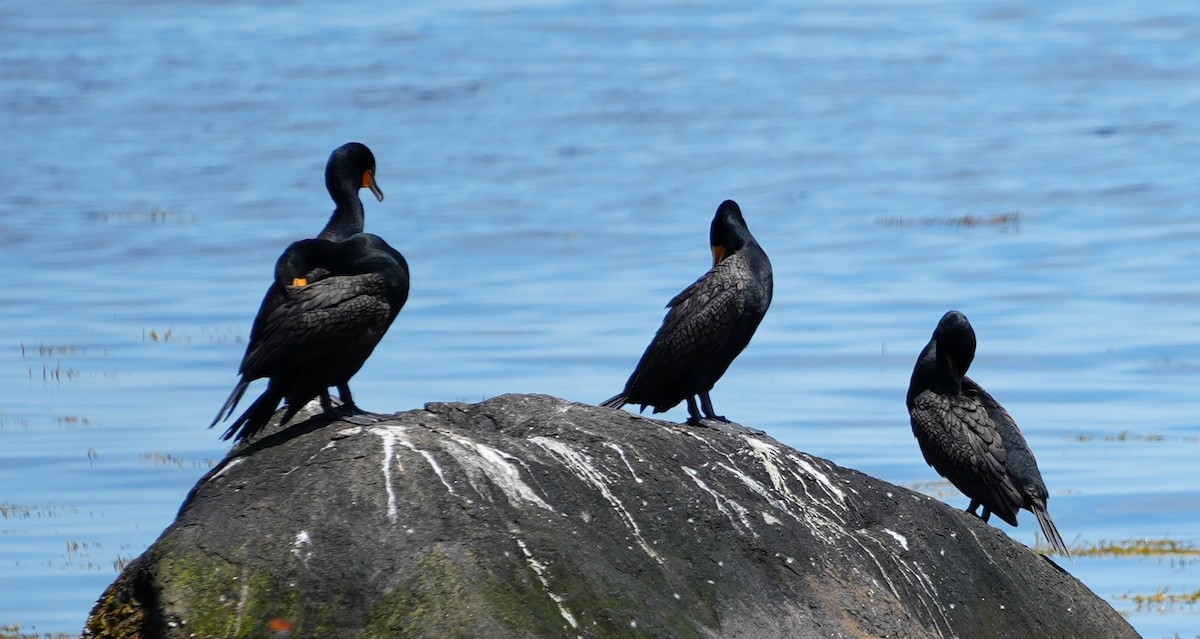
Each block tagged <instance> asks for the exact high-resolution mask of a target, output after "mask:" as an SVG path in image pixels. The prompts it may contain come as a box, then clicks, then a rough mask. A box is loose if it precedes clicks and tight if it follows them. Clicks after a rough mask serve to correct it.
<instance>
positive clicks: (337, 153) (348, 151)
mask: <svg viewBox="0 0 1200 639" xmlns="http://www.w3.org/2000/svg"><path fill="white" fill-rule="evenodd" d="M325 188H326V190H328V191H329V197H331V198H333V203H334V209H333V214H332V215H330V216H329V222H327V223H326V224H325V228H323V229H321V232H320V234H318V235H317V237H318V238H319V239H322V240H334V241H340V240H344V239H346V238H348V237H350V236H351V235H354V234H355V233H362V232H363V223H364V221H365V218H366V215H365V213H364V211H363V205H362V200H361V199H359V197H358V191H359V189H370V191H371V193H372V194H374V195H375V199H377V200H379V201H380V202H382V201H383V190H382V189H380V188H379V182H378V181H377V180H376V179H375V154H373V153H371V149H368V148H367V146H366V145H365V144H361V143H359V142H348V143H346V144H343V145H342V146H339V147H338V148H336V149H334V150H333V153H330V154H329V161H328V162H326V163H325Z"/></svg>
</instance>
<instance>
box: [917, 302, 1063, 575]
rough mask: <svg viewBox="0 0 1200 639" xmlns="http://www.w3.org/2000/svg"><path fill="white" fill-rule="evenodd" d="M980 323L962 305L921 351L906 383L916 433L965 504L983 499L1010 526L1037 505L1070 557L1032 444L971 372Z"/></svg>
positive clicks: (1047, 531) (1051, 536)
mask: <svg viewBox="0 0 1200 639" xmlns="http://www.w3.org/2000/svg"><path fill="white" fill-rule="evenodd" d="M974 358H975V330H974V329H973V328H971V323H970V322H968V321H967V317H966V316H965V315H963V314H962V313H960V312H958V311H950V312H948V313H946V314H945V315H943V316H942V319H941V321H939V322H938V325H937V328H936V329H934V331H933V337H932V338H930V340H929V343H928V344H926V345H925V349H924V350H922V351H921V356H920V357H919V358H917V363H916V366H914V367H913V374H912V380H911V381H910V382H909V384H908V398H907V403H908V415H909V419H910V420H911V422H912V429H913V435H916V437H917V443H918V444H920V446H921V453H922V454H923V455H924V456H925V461H926V462H928V464H929V465H930V466H932V467H933V468H934V470H936V471H937V472H938V474H940V475H942V476H943V477H945V478H946V479H948V480H950V483H952V484H954V486H955V487H956V488H958V489H959V490H961V491H962V492H963V494H965V495H966V496H967V497H969V498H970V499H971V504H970V505H969V506H968V507H967V512H969V513H971V514H976V512H975V510H976V509H977V508H978V507H979V506H983V513H982V514H981V515H979V516H980V517H981V518H982V519H983V520H984V521H987V520H988V518H989V517H990V516H991V514H992V513H995V514H996V515H999V516H1000V518H1001V519H1003V520H1004V521H1006V522H1008V524H1009V525H1011V526H1016V525H1017V510H1018V509H1019V508H1024V509H1026V510H1028V511H1030V512H1032V513H1033V514H1034V515H1035V516H1036V517H1037V520H1038V524H1039V525H1040V526H1041V528H1042V534H1044V535H1045V536H1046V540H1047V541H1049V542H1050V544H1051V545H1052V546H1053V547H1054V549H1055V550H1056V551H1058V552H1059V553H1062V555H1063V556H1065V557H1070V556H1071V553H1070V552H1069V551H1068V550H1067V545H1066V544H1065V543H1063V539H1062V536H1061V535H1059V534H1058V528H1056V527H1055V526H1054V522H1053V521H1051V519H1050V514H1049V513H1048V512H1047V511H1046V501H1047V500H1048V499H1049V497H1050V494H1049V492H1048V491H1047V490H1046V484H1045V483H1044V482H1043V481H1042V474H1041V472H1039V471H1038V467H1037V460H1035V459H1034V457H1033V451H1031V450H1029V445H1028V444H1026V443H1025V437H1024V436H1023V435H1021V430H1020V429H1019V428H1017V424H1016V422H1014V421H1013V418H1012V417H1011V416H1010V415H1009V414H1008V411H1006V410H1004V407H1003V406H1001V405H1000V403H999V402H997V401H996V400H995V398H993V397H992V396H991V395H989V394H988V393H987V391H985V390H983V388H982V387H980V386H979V384H976V383H975V382H974V381H972V380H971V378H969V377H967V376H966V374H967V369H968V368H970V366H971V361H972V360H973V359H974Z"/></svg>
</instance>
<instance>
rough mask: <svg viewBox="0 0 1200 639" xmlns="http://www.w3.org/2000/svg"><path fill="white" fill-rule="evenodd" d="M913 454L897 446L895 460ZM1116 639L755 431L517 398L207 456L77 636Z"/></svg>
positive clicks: (1120, 629) (1028, 583)
mask: <svg viewBox="0 0 1200 639" xmlns="http://www.w3.org/2000/svg"><path fill="white" fill-rule="evenodd" d="M914 454H916V453H915V447H914ZM293 624H294V628H293V629H292V631H291V632H292V636H294V637H430V638H442V637H497V638H505V639H508V638H513V637H555V638H557V637H681V638H682V637H746V638H753V639H763V638H770V637H961V638H964V639H979V638H987V637H1013V638H1017V639H1031V638H1034V637H1053V638H1055V639H1063V638H1068V637H1080V638H1087V639H1094V638H1097V637H1105V638H1119V637H1136V636H1137V633H1135V632H1134V630H1133V629H1132V628H1131V627H1130V626H1129V625H1128V624H1127V623H1126V622H1125V621H1124V620H1123V619H1122V618H1121V616H1120V615H1118V614H1117V613H1116V612H1115V611H1114V610H1113V609H1112V608H1111V607H1110V606H1109V605H1108V604H1107V603H1105V602H1104V601H1103V600H1101V599H1100V598H1098V597H1096V596H1095V595H1094V594H1093V593H1091V592H1090V591H1089V590H1088V589H1087V588H1086V587H1085V586H1083V585H1082V584H1081V583H1080V582H1079V581H1077V580H1076V579H1074V578H1073V577H1071V575H1069V574H1067V573H1066V572H1064V571H1062V570H1061V569H1060V568H1059V567H1058V566H1056V565H1055V564H1054V563H1053V562H1052V561H1050V560H1048V559H1046V558H1044V557H1042V556H1040V555H1038V554H1036V553H1034V552H1033V551H1031V550H1029V549H1028V548H1026V547H1025V546H1023V545H1021V544H1019V543H1016V542H1014V541H1012V540H1011V539H1010V538H1009V537H1008V536H1007V535H1005V534H1004V533H1003V532H1002V531H1000V530H998V529H996V528H994V527H992V526H989V525H986V524H984V523H983V522H981V521H980V520H979V519H977V518H975V517H973V516H970V515H967V514H964V513H962V512H960V511H958V510H955V509H952V508H950V507H948V506H946V505H944V504H942V503H940V502H938V501H936V500H934V499H931V498H929V497H926V496H923V495H920V494H917V493H914V492H912V491H909V490H906V489H904V488H900V487H898V486H894V485H891V484H888V483H885V482H881V481H879V480H877V479H873V478H871V477H867V476H865V475H863V474H861V473H858V472H856V471H853V470H848V469H845V468H841V467H838V466H836V465H834V464H832V463H830V462H828V461H826V460H823V459H819V458H816V457H811V456H809V455H806V454H804V453H800V452H797V451H795V450H792V449H790V448H788V447H786V446H783V445H782V444H779V443H778V442H776V441H774V440H772V439H770V438H768V437H760V436H753V435H745V434H730V433H723V432H717V431H714V430H709V429H703V428H700V429H698V428H693V427H690V426H681V425H676V424H670V423H666V422H662V421H658V420H652V419H645V418H642V417H638V416H636V415H633V414H630V413H626V412H621V411H615V410H609V409H604V408H597V407H594V406H587V405H583V404H574V403H570V402H566V401H563V400H559V399H555V398H552V397H546V396H538V395H505V396H502V397H497V398H495V399H491V400H488V401H486V402H483V403H480V404H470V405H468V404H457V403H453V404H451V403H446V404H430V405H428V406H426V407H425V409H424V410H414V411H409V412H406V413H399V414H397V415H394V416H390V417H388V418H386V419H385V420H383V421H381V422H380V423H378V424H376V425H373V426H366V427H363V426H354V425H352V424H349V423H346V422H337V421H335V422H332V423H330V422H329V421H328V420H326V419H325V418H322V417H317V418H314V419H311V420H309V421H307V422H304V423H302V424H297V425H295V426H293V427H291V428H289V429H286V430H284V431H282V432H279V433H276V434H271V435H268V436H267V437H265V438H263V439H260V440H258V441H256V442H253V443H251V444H250V445H248V446H244V447H242V448H240V449H237V450H234V451H233V452H231V454H230V456H229V457H228V458H227V459H226V460H224V461H223V462H222V464H221V465H220V466H219V467H218V468H216V469H214V471H213V472H212V473H210V474H209V476H207V477H205V478H204V479H203V480H201V482H200V484H198V485H197V487H196V488H195V490H194V491H193V494H192V495H191V496H189V498H188V500H187V501H186V502H185V504H184V506H183V508H182V510H181V512H180V514H179V518H178V520H177V521H176V522H175V523H174V524H173V525H172V526H171V527H170V528H168V529H167V530H166V532H164V533H163V535H162V537H161V538H159V540H158V541H157V542H156V543H155V544H154V545H153V546H152V547H151V548H150V549H148V550H147V551H146V552H145V554H143V555H142V556H141V557H139V558H138V559H136V560H135V561H133V562H131V563H130V564H129V566H128V567H127V568H126V569H125V571H124V572H123V573H122V574H121V575H120V576H119V577H118V578H117V580H116V581H115V582H114V583H113V585H112V586H110V587H109V589H108V590H107V591H106V592H105V593H104V595H103V596H102V598H101V600H100V602H99V603H98V604H97V606H96V608H95V610H94V611H93V613H92V616H91V618H90V619H89V621H88V631H87V632H89V633H91V634H93V635H94V636H116V637H221V638H224V637H269V636H276V635H278V636H284V635H286V634H287V633H286V632H283V633H280V632H279V631H280V630H284V629H287V628H290V627H292V625H293Z"/></svg>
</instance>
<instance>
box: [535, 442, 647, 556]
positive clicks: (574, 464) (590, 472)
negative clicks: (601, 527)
mask: <svg viewBox="0 0 1200 639" xmlns="http://www.w3.org/2000/svg"><path fill="white" fill-rule="evenodd" d="M529 441H531V442H533V443H534V444H537V445H538V446H541V447H542V448H544V449H546V451H547V452H549V453H551V454H553V455H554V456H556V457H558V458H560V459H562V460H563V462H564V465H565V466H566V468H567V470H569V471H571V474H573V475H575V476H576V477H578V478H579V479H580V480H581V481H583V482H584V483H587V484H591V485H592V486H594V487H595V488H596V490H599V491H600V494H601V495H603V496H604V498H605V499H607V500H608V503H610V504H612V506H613V510H615V511H616V512H617V514H618V515H620V517H621V518H622V519H624V520H625V524H626V525H627V526H628V527H629V530H630V531H631V532H632V533H633V537H634V539H636V540H637V542H638V545H639V546H641V547H642V550H643V551H645V552H646V554H647V555H649V556H650V557H651V558H652V559H654V561H657V562H658V563H660V564H661V563H663V558H662V557H661V556H659V554H658V553H656V552H654V550H653V549H652V548H650V545H649V544H647V543H646V540H645V539H644V538H642V530H641V528H639V527H638V525H637V522H636V521H634V519H633V515H631V514H629V511H628V510H626V509H625V505H624V504H622V503H621V500H620V499H617V496H616V495H614V494H613V492H612V490H610V489H609V487H608V478H606V477H605V476H604V475H603V474H602V473H601V472H600V471H598V470H596V468H595V467H594V466H592V460H591V459H590V458H589V457H588V456H587V455H585V454H583V453H581V452H578V451H576V450H575V449H573V448H571V447H570V446H568V445H566V444H564V443H562V442H560V441H558V440H556V439H550V438H549V437H540V436H539V437H531V438H529Z"/></svg>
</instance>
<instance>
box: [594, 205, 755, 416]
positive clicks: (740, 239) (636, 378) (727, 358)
mask: <svg viewBox="0 0 1200 639" xmlns="http://www.w3.org/2000/svg"><path fill="white" fill-rule="evenodd" d="M709 239H710V245H711V246H712V253H713V266H712V268H711V269H709V271H708V272H707V273H705V274H704V276H703V277H701V278H700V279H698V280H696V282H695V283H693V284H692V285H691V286H689V287H687V288H686V289H684V290H683V292H681V293H680V294H679V295H676V296H675V297H674V298H673V299H672V300H671V301H670V302H668V303H667V308H668V309H669V310H668V311H667V315H666V317H665V318H664V319H663V324H662V327H660V328H659V329H658V332H657V333H656V334H655V335H654V339H653V340H651V341H650V345H649V346H648V347H646V351H645V353H644V354H643V355H642V359H641V360H640V361H639V362H638V365H637V368H635V369H634V371H633V374H632V375H630V377H629V381H628V382H626V384H625V390H624V391H622V392H621V393H620V394H619V395H616V396H614V397H611V398H609V399H607V400H605V401H604V402H602V403H601V405H602V406H609V407H612V408H620V407H622V406H624V405H626V404H639V405H640V406H641V409H642V410H645V409H646V407H647V406H653V407H654V412H655V413H661V412H664V411H667V410H670V409H671V408H673V407H675V406H676V405H678V404H679V402H681V401H684V400H686V401H687V405H688V423H690V424H699V423H700V422H701V421H702V419H715V420H720V421H725V418H724V417H722V416H719V415H717V414H716V413H715V412H714V411H713V407H712V399H711V398H710V397H709V391H710V390H712V388H713V386H714V385H715V384H716V383H717V380H719V379H720V378H721V376H722V375H724V374H725V370H726V369H728V368H729V365H730V364H732V363H733V360H734V358H736V357H737V356H738V355H739V354H740V353H741V352H742V350H743V349H745V348H746V345H747V344H749V343H750V338H751V337H753V336H754V331H755V330H757V329H758V325H759V323H761V322H762V319H763V316H765V315H766V313H767V308H769V307H770V305H771V294H772V290H773V274H772V271H771V262H770V260H768V259H767V254H766V253H765V252H763V250H762V247H760V246H759V245H758V242H757V241H756V240H755V239H754V236H753V235H751V234H750V229H749V228H748V227H747V226H746V220H745V219H743V217H742V211H741V209H740V208H739V207H738V205H737V203H736V202H734V201H733V200H726V201H724V202H722V203H721V205H720V206H719V207H717V212H716V215H715V216H714V217H713V221H712V226H711V227H710V230H709ZM697 396H699V399H700V409H697V406H696V397H697ZM701 410H703V416H702V415H701Z"/></svg>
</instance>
